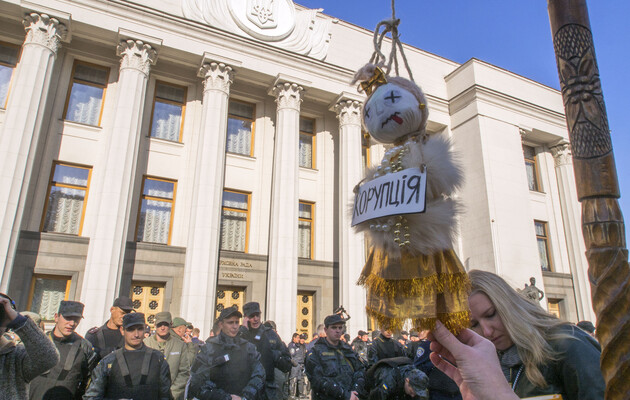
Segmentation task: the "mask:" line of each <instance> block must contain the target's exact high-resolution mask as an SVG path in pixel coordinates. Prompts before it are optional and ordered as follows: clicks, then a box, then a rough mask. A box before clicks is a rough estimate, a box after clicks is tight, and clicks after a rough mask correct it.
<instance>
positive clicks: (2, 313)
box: [0, 296, 18, 327]
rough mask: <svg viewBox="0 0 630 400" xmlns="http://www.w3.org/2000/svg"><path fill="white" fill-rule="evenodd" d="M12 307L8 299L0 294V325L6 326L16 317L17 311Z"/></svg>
mask: <svg viewBox="0 0 630 400" xmlns="http://www.w3.org/2000/svg"><path fill="white" fill-rule="evenodd" d="M13 307H14V305H13V304H12V303H11V300H10V299H8V298H6V297H3V296H0V308H1V310H0V327H6V326H7V325H9V324H10V323H11V322H12V321H13V320H14V319H15V318H17V316H18V313H17V311H15V309H13Z"/></svg>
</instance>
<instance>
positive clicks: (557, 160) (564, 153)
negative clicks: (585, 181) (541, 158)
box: [549, 143, 572, 167]
mask: <svg viewBox="0 0 630 400" xmlns="http://www.w3.org/2000/svg"><path fill="white" fill-rule="evenodd" d="M549 150H551V155H552V156H553V161H554V164H555V166H556V167H559V166H562V165H570V164H571V162H572V158H571V144H570V143H560V144H558V145H556V146H553V147H551V148H549Z"/></svg>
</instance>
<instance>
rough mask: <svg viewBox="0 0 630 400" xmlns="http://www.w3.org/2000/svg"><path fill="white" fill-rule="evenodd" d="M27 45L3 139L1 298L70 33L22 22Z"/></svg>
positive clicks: (53, 24)
mask: <svg viewBox="0 0 630 400" xmlns="http://www.w3.org/2000/svg"><path fill="white" fill-rule="evenodd" d="M22 22H23V24H24V29H25V30H26V39H25V40H24V44H23V46H22V55H21V57H20V63H19V65H18V67H17V68H16V70H15V76H14V78H13V82H12V83H11V93H10V95H9V101H8V104H7V109H6V114H5V119H4V124H3V129H2V133H1V136H0V187H2V190H0V278H1V283H0V292H4V293H6V292H7V288H8V285H9V279H10V275H11V269H12V267H13V259H14V257H15V251H16V248H17V241H18V237H19V234H20V227H21V225H22V219H23V214H24V203H25V200H26V194H27V190H28V187H29V184H30V178H31V174H32V170H33V164H34V160H35V151H36V149H37V144H38V143H39V136H40V131H41V128H42V120H43V118H44V111H45V106H46V99H47V98H48V91H49V88H50V83H51V80H52V79H51V78H52V71H53V64H54V62H55V59H56V57H57V52H58V50H59V48H60V47H61V41H62V40H63V39H64V38H65V36H66V35H67V33H68V31H67V28H66V26H65V25H64V24H62V23H61V22H59V20H57V19H56V18H52V17H49V16H48V15H46V14H38V13H31V14H28V15H26V16H25V17H24V20H23V21H22Z"/></svg>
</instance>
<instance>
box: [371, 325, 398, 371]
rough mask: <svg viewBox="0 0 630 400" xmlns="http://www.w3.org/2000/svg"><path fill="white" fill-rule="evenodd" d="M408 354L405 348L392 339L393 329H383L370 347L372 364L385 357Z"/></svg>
mask: <svg viewBox="0 0 630 400" xmlns="http://www.w3.org/2000/svg"><path fill="white" fill-rule="evenodd" d="M405 356H407V354H406V352H405V349H404V348H403V347H402V346H401V344H400V343H398V341H397V340H394V339H392V331H390V330H384V331H382V332H381V333H380V334H379V335H378V336H377V337H376V338H375V339H374V340H373V341H372V344H371V345H370V346H369V347H368V362H369V363H370V366H372V365H374V364H376V363H377V362H378V361H379V360H382V359H384V358H393V357H405Z"/></svg>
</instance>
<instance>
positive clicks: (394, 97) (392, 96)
mask: <svg viewBox="0 0 630 400" xmlns="http://www.w3.org/2000/svg"><path fill="white" fill-rule="evenodd" d="M400 98H401V96H400V94H398V91H394V90H390V91H389V95H388V96H385V100H387V102H388V103H391V104H396V103H397V102H398V100H399V99H400Z"/></svg>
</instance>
